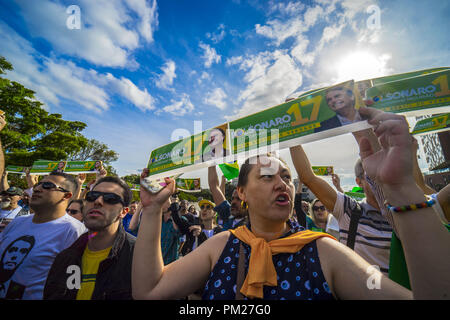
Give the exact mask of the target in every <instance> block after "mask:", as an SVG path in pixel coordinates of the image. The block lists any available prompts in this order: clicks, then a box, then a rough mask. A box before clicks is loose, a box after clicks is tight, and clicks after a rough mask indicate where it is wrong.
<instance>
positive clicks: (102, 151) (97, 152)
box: [68, 139, 119, 164]
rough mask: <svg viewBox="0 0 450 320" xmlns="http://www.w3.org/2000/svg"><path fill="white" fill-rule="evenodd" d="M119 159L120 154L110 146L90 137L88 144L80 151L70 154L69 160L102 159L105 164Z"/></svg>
mask: <svg viewBox="0 0 450 320" xmlns="http://www.w3.org/2000/svg"><path fill="white" fill-rule="evenodd" d="M117 159H119V154H118V153H117V152H115V151H114V150H110V149H109V147H108V146H107V145H106V144H104V143H101V142H100V141H97V140H95V139H89V140H88V142H87V144H86V145H85V146H83V147H81V149H80V150H79V151H78V152H74V153H73V154H70V155H69V158H68V160H80V161H86V160H102V161H103V163H105V164H110V163H111V162H113V161H117Z"/></svg>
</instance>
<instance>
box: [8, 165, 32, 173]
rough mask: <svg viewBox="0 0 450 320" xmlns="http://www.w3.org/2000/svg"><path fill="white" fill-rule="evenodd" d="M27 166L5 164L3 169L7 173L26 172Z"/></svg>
mask: <svg viewBox="0 0 450 320" xmlns="http://www.w3.org/2000/svg"><path fill="white" fill-rule="evenodd" d="M28 169H30V168H29V167H23V166H7V167H6V168H5V171H6V172H8V173H17V174H26V173H27V170H28Z"/></svg>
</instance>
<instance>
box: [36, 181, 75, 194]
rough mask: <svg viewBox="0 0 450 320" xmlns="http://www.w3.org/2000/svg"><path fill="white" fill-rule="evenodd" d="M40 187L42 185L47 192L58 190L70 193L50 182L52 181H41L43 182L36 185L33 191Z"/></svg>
mask: <svg viewBox="0 0 450 320" xmlns="http://www.w3.org/2000/svg"><path fill="white" fill-rule="evenodd" d="M40 185H42V188H43V189H46V190H50V189H55V188H58V191H62V192H70V191H69V190H66V189H64V188H63V187H60V186H58V185H56V184H54V183H53V182H50V181H41V182H38V183H36V184H35V185H34V186H33V190H34V189H36V187H37V186H40Z"/></svg>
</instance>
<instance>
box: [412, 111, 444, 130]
mask: <svg viewBox="0 0 450 320" xmlns="http://www.w3.org/2000/svg"><path fill="white" fill-rule="evenodd" d="M449 129H450V113H445V114H438V115H435V116H432V117H430V118H425V119H422V120H419V121H417V123H416V125H415V126H414V129H413V131H412V132H411V134H413V135H423V134H428V133H437V132H441V131H446V130H449Z"/></svg>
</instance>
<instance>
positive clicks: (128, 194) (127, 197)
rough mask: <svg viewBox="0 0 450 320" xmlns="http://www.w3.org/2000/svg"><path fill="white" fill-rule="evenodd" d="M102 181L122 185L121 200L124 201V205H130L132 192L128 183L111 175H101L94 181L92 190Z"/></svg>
mask: <svg viewBox="0 0 450 320" xmlns="http://www.w3.org/2000/svg"><path fill="white" fill-rule="evenodd" d="M103 182H111V183H115V184H117V185H119V186H120V187H122V189H123V194H122V195H123V202H124V203H125V207H128V206H129V205H130V202H131V199H133V192H131V189H130V187H129V186H128V184H127V183H126V182H125V181H123V180H122V179H120V178H118V177H113V176H108V177H103V178H101V179H100V180H98V181H97V182H96V183H95V185H94V187H93V188H92V190H94V189H95V187H96V186H98V185H99V184H100V183H103Z"/></svg>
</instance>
